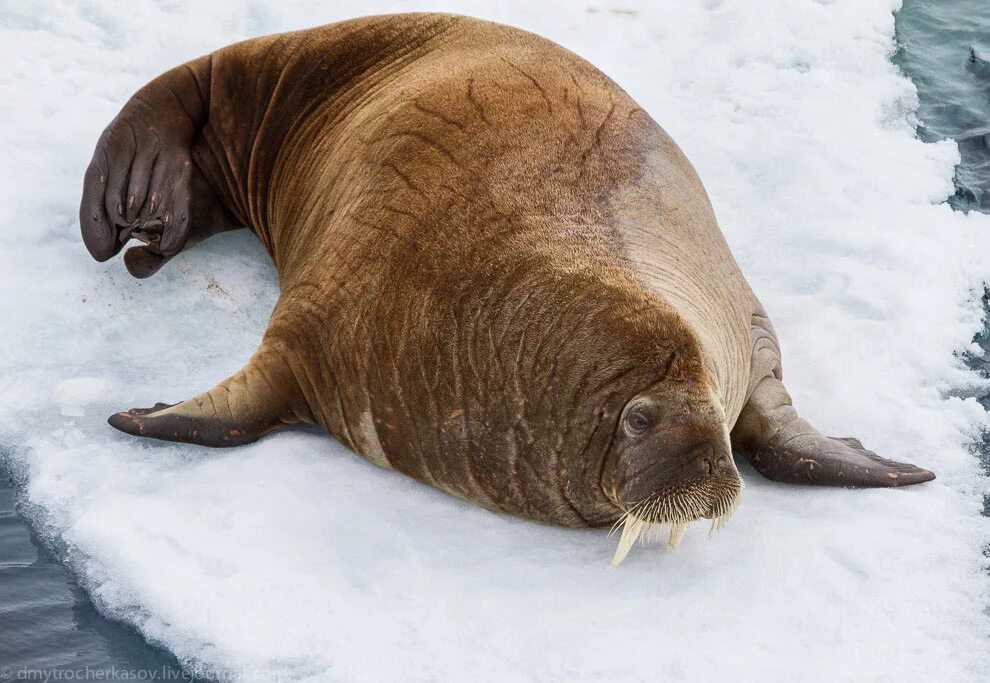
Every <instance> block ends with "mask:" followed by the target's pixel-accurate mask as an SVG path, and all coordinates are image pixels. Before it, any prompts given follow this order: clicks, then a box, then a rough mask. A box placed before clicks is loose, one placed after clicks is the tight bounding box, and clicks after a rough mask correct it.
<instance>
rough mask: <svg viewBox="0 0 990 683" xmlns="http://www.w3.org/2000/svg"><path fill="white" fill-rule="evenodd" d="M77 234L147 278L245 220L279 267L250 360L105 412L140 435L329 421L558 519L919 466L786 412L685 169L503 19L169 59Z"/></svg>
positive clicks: (352, 437) (368, 28)
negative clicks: (212, 378) (186, 396)
mask: <svg viewBox="0 0 990 683" xmlns="http://www.w3.org/2000/svg"><path fill="white" fill-rule="evenodd" d="M80 220H81V224H82V232H83V238H84V241H85V244H86V246H87V248H88V249H89V250H90V252H91V254H92V255H93V256H94V257H95V258H97V259H98V260H105V259H108V258H110V257H111V256H113V255H114V254H116V253H117V252H119V251H120V249H121V247H122V246H123V243H124V242H126V241H127V239H128V238H130V237H136V238H138V239H141V240H142V241H144V242H145V243H146V246H143V247H137V248H135V249H131V250H129V251H128V252H127V253H126V254H125V263H126V265H127V267H128V270H130V272H131V273H132V274H134V275H136V276H138V277H143V276H147V275H150V274H152V273H154V272H155V271H156V270H157V269H158V268H159V267H161V266H162V265H163V264H164V263H165V262H166V261H167V260H168V259H169V258H171V257H172V256H174V255H175V254H176V253H178V252H179V251H181V250H182V249H185V248H189V247H190V246H192V245H193V244H195V243H196V242H198V241H200V240H202V239H205V238H207V237H209V236H210V235H212V234H214V233H216V232H219V231H223V230H227V229H231V228H235V227H239V226H248V227H249V228H250V229H251V230H252V231H253V232H254V233H255V234H256V235H257V236H258V238H259V239H260V240H261V242H262V244H263V245H264V246H265V248H266V249H267V251H268V253H269V254H270V255H271V257H272V259H273V260H274V262H275V266H276V268H277V270H278V274H279V280H280V284H281V290H282V293H281V298H280V300H279V302H278V305H277V306H276V308H275V311H274V313H273V315H272V319H271V322H270V325H269V327H268V330H267V332H266V334H265V337H264V341H263V343H262V345H261V348H260V349H259V351H258V353H257V354H256V355H255V356H254V357H253V358H252V359H251V361H250V362H249V363H248V365H246V366H245V367H244V368H243V369H242V370H241V371H240V372H238V373H237V374H236V375H234V376H233V377H231V378H230V379H228V380H226V381H225V382H223V383H221V384H220V385H218V386H217V387H215V388H214V389H211V390H210V391H208V392H206V393H204V394H202V395H200V396H198V397H196V398H193V399H190V400H188V401H185V402H182V403H180V404H178V405H175V406H166V405H165V404H159V405H157V406H155V407H154V408H151V409H146V410H131V411H128V412H124V413H118V414H116V415H114V416H113V417H111V418H110V423H111V424H112V425H113V426H114V427H117V428H118V429H121V430H123V431H125V432H128V433H131V434H138V435H142V436H148V437H154V438H159V439H168V440H174V441H184V442H191V443H198V444H203V445H208V446H228V445H238V444H243V443H248V442H250V441H253V440H255V439H257V438H259V437H260V436H262V435H264V434H266V433H268V432H270V431H272V430H273V429H276V428H277V427H279V426H281V425H283V424H291V423H296V422H308V423H316V424H319V425H321V426H323V427H324V428H326V429H327V430H328V431H329V432H330V433H332V434H333V435H334V436H335V437H336V438H337V439H339V440H340V441H341V442H342V443H343V444H345V445H346V446H348V447H349V448H351V449H353V450H355V451H357V452H358V453H360V454H362V455H363V456H364V457H366V458H367V459H369V460H371V461H372V462H375V463H377V464H379V465H382V466H384V467H390V468H394V469H396V470H399V471H401V472H404V473H406V474H408V475H410V476H413V477H415V478H417V479H419V480H421V481H423V482H426V483H428V484H431V485H433V486H436V487H438V488H440V489H442V490H445V491H448V492H450V493H453V494H455V495H458V496H462V497H464V498H467V499H470V500H472V501H475V502H477V503H479V504H481V505H483V506H486V507H489V508H492V509H499V510H504V511H507V512H510V513H514V514H518V515H522V516H526V517H530V518H533V519H537V520H542V521H546V522H552V523H557V524H563V525H569V526H585V525H600V524H607V523H610V522H612V521H613V520H615V519H616V518H617V517H618V516H619V514H621V512H622V510H623V509H626V508H628V506H630V505H631V504H633V503H635V502H637V501H641V500H644V499H645V498H647V497H649V496H650V495H670V496H674V495H678V494H677V493H676V492H677V491H681V490H685V487H688V488H690V487H692V486H700V485H701V484H704V483H705V482H708V484H709V487H708V489H714V488H719V487H722V488H725V487H730V488H731V487H733V486H735V487H737V488H736V489H735V490H738V486H739V483H738V480H739V477H738V473H737V472H736V469H735V466H734V464H733V461H732V457H731V450H730V448H731V447H735V448H736V449H738V450H739V451H741V452H742V453H743V455H744V456H746V457H747V458H749V459H750V460H751V461H752V462H753V464H754V465H755V467H756V468H757V470H758V471H760V472H761V473H762V474H764V475H766V476H767V477H770V478H771V479H776V480H779V481H785V482H793V483H808V484H824V485H845V486H898V485H903V484H913V483H917V482H921V481H927V480H929V479H932V478H933V476H934V475H932V474H931V473H930V472H928V471H926V470H922V469H920V468H917V467H914V466H912V465H903V464H899V463H894V462H891V461H887V460H883V459H881V458H878V457H877V456H876V455H875V454H873V453H871V452H870V451H867V450H865V449H864V448H863V447H862V446H861V445H860V444H859V442H857V441H855V440H850V439H846V440H842V439H829V438H827V437H824V436H822V435H821V434H819V433H818V432H817V431H815V430H814V428H812V427H811V426H810V425H808V424H807V423H806V422H804V421H803V420H801V419H800V418H799V417H798V416H797V414H796V413H795V412H794V410H793V408H791V406H790V398H789V396H788V394H787V392H786V390H785V389H784V387H783V384H781V381H780V379H781V371H780V358H779V351H778V346H777V340H776V336H775V335H774V333H773V328H772V326H771V325H770V323H769V321H768V320H767V318H766V314H765V312H764V311H763V308H762V306H760V304H759V302H758V301H757V300H756V298H755V296H753V293H752V292H751V290H750V288H749V287H748V285H747V284H746V282H745V280H744V278H743V276H742V274H741V273H740V272H739V269H738V267H737V266H736V264H735V261H734V260H733V259H732V256H731V255H730V253H729V251H728V248H727V246H726V244H725V241H724V239H723V238H722V235H721V233H720V231H719V229H718V226H717V224H716V222H715V217H714V214H713V212H712V209H711V206H710V204H709V201H708V197H707V195H706V193H705V191H704V188H703V186H702V185H701V182H700V180H699V179H698V177H697V175H696V174H695V172H694V170H693V168H692V167H691V165H690V163H689V162H688V161H687V159H686V158H685V157H684V155H683V154H682V153H681V151H680V150H679V149H678V148H677V146H676V145H675V144H674V142H673V141H672V140H671V139H670V138H669V137H668V136H667V135H666V133H664V131H663V130H662V129H661V128H660V127H659V126H658V125H657V124H656V123H655V122H654V121H653V120H652V119H651V118H650V117H649V116H648V115H647V114H646V113H645V112H644V111H643V110H642V109H641V108H640V107H639V106H637V105H636V103H635V102H633V101H632V99H630V97H629V96H628V95H627V94H626V93H625V92H623V91H622V90H621V89H620V88H619V87H618V86H617V85H615V84H614V83H613V82H612V81H610V80H609V79H608V78H607V77H606V76H604V75H603V74H602V73H600V72H599V71H597V70H596V69H595V68H594V67H592V66H591V65H590V64H588V63H587V62H585V61H583V60H581V59H580V58H578V57H577V56H575V55H573V54H571V53H570V52H568V51H566V50H564V49H563V48H560V47H559V46H557V45H555V44H553V43H551V42H549V41H546V40H544V39H542V38H539V37H537V36H534V35H532V34H529V33H525V32H522V31H519V30H516V29H512V28H508V27H505V26H500V25H496V24H491V23H486V22H481V21H477V20H472V19H467V18H464V17H456V16H449V15H430V14H420V15H392V16H385V17H370V18H364V19H358V20H354V21H348V22H344V23H340V24H334V25H330V26H325V27H321V28H317V29H312V30H308V31H301V32H297V33H289V34H284V35H276V36H269V37H265V38H259V39H256V40H250V41H247V42H244V43H239V44H236V45H232V46H229V47H226V48H223V49H221V50H217V51H216V52H214V53H212V54H210V55H208V56H206V57H202V58H200V59H197V60H194V61H192V62H189V63H187V64H184V65H182V66H179V67H176V68H175V69H173V70H171V71H169V72H167V73H165V74H163V75H162V76H160V77H159V78H157V79H155V80H154V81H152V82H151V83H149V84H148V85H147V86H145V87H144V88H142V89H141V90H140V91H139V92H138V93H137V94H136V95H135V96H134V97H133V98H132V99H131V100H130V101H129V102H128V103H127V104H126V105H125V106H124V108H123V110H122V111H121V113H120V115H119V116H118V117H117V118H116V119H115V120H114V121H113V122H112V123H111V124H110V126H109V127H108V128H107V130H106V132H105V133H104V135H103V137H102V138H101V139H100V142H99V144H98V145H97V149H96V153H95V155H94V158H93V163H92V165H91V166H90V168H89V170H88V171H87V174H86V178H85V186H84V191H83V201H82V207H81V212H80ZM633 413H635V414H636V415H635V416H633ZM730 431H731V446H730V443H729V432H730ZM699 482H700V484H699ZM708 489H705V490H708ZM705 495H707V494H705ZM714 511H715V508H714V504H713V507H712V509H711V510H710V512H711V513H712V514H708V515H707V516H713V514H714Z"/></svg>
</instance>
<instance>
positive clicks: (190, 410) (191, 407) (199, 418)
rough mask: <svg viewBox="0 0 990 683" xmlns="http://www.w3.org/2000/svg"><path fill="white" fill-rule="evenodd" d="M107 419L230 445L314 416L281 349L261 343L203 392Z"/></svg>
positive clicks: (135, 430) (166, 436)
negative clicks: (248, 357)
mask: <svg viewBox="0 0 990 683" xmlns="http://www.w3.org/2000/svg"><path fill="white" fill-rule="evenodd" d="M107 421H108V422H109V423H110V425H111V426H112V427H115V428H116V429H119V430H120V431H122V432H126V433H128V434H133V435H134V436H145V437H148V438H152V439H162V440H164V441H178V442H181V443H193V444H199V445H201V446H212V447H226V446H240V445H243V444H247V443H251V442H252V441H256V440H258V439H260V438H261V437H262V436H264V435H265V434H268V433H269V432H271V431H274V430H275V429H278V428H279V427H281V426H283V425H286V424H294V423H298V422H312V417H311V416H310V414H309V411H308V409H307V408H306V406H305V401H304V400H303V398H302V395H301V392H300V391H299V389H298V385H297V384H296V382H295V379H294V377H293V376H292V372H291V370H290V368H289V366H288V364H287V363H286V362H285V360H284V359H283V358H282V355H281V354H280V353H279V352H278V351H276V350H275V349H273V348H271V347H270V346H266V345H262V347H261V349H259V350H258V352H257V353H256V354H255V355H254V356H253V357H252V358H251V360H250V361H249V362H248V364H247V365H245V366H244V367H243V368H242V369H241V370H239V371H238V372H237V373H235V374H234V375H232V376H231V377H229V378H228V379H226V380H224V381H223V382H221V383H220V384H218V385H217V386H215V387H213V388H212V389H210V390H209V391H207V392H205V393H203V394H200V395H199V396H196V397H194V398H191V399H189V400H188V401H183V402H182V403H178V404H172V405H170V404H166V403H157V404H155V405H154V407H152V408H132V409H131V410H128V411H126V412H122V413H116V414H114V415H111V416H110V418H109V419H108V420H107Z"/></svg>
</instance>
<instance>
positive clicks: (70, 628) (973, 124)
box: [0, 0, 990, 681]
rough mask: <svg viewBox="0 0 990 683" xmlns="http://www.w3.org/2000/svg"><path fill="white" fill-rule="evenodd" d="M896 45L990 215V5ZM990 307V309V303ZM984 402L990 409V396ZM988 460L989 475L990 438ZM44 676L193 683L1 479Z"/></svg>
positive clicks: (19, 660)
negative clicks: (95, 591) (96, 595)
mask: <svg viewBox="0 0 990 683" xmlns="http://www.w3.org/2000/svg"><path fill="white" fill-rule="evenodd" d="M897 38H898V44H899V49H898V51H897V53H896V55H895V62H896V63H897V64H898V65H899V66H900V67H901V68H902V69H903V70H904V72H905V73H906V74H907V75H908V76H910V77H911V78H912V79H913V80H914V82H915V83H916V84H917V86H918V91H919V97H920V104H921V106H920V111H919V117H920V119H921V125H920V126H919V128H918V135H919V137H920V138H921V139H923V140H926V141H934V140H941V139H945V138H952V139H955V140H956V141H957V142H958V144H959V148H960V152H961V154H962V163H961V164H960V165H959V167H958V168H957V171H956V178H955V184H956V194H955V195H954V196H953V197H952V198H951V199H950V200H949V201H950V204H952V206H953V207H954V208H956V209H959V210H962V211H969V210H979V211H987V212H990V0H941V1H933V0H905V3H904V7H903V9H902V10H901V11H900V12H899V13H898V15H897ZM984 303H985V304H986V305H987V306H988V308H990V295H988V296H987V297H985V299H984ZM976 341H977V343H979V344H980V345H981V346H982V347H983V348H984V349H985V350H986V351H987V355H986V356H985V357H983V358H975V357H974V358H970V359H969V362H970V364H971V365H972V366H973V367H974V368H975V369H977V370H979V371H980V372H982V373H984V374H985V375H986V376H987V377H990V330H987V331H985V332H984V333H983V334H981V335H979V336H978V337H977V339H976ZM981 401H982V402H983V404H984V406H986V407H987V408H988V409H990V396H985V397H982V399H981ZM983 457H984V462H985V463H986V464H987V465H988V467H990V435H987V437H986V441H985V443H984V444H983ZM986 513H987V514H988V515H990V499H988V500H987V505H986ZM69 672H73V673H72V674H70V673H69ZM100 672H103V673H102V674H101V673H100ZM45 673H48V674H49V675H50V678H51V679H52V680H59V679H58V678H56V676H58V675H61V680H68V679H69V678H70V677H72V678H74V679H75V680H83V679H90V680H92V679H96V680H101V679H102V680H184V679H185V678H184V676H183V673H182V669H181V667H180V666H179V664H178V662H176V660H175V658H174V657H172V656H171V655H169V654H168V653H166V652H163V651H161V650H158V649H156V648H154V647H152V646H150V645H149V644H148V643H147V642H145V641H144V640H143V639H142V638H141V637H140V635H138V634H137V633H135V632H134V631H132V630H130V629H128V628H126V627H124V626H122V625H120V624H117V623H115V622H111V621H108V620H107V619H104V618H103V617H101V616H100V615H99V613H98V612H97V611H96V609H95V607H94V606H93V604H92V602H91V601H90V600H89V598H88V597H87V596H86V594H85V592H84V591H83V590H82V589H81V588H80V587H79V586H78V584H77V583H76V582H75V580H74V579H73V578H72V576H71V574H70V573H69V572H68V571H67V570H66V569H65V568H64V567H63V566H62V565H61V564H60V563H59V562H58V560H57V558H55V557H54V556H53V555H52V554H50V553H49V552H48V551H47V550H46V549H45V548H44V547H43V546H42V544H41V543H40V541H39V540H38V538H37V537H36V536H35V535H34V534H33V533H32V531H31V530H30V529H29V527H28V525H27V523H26V522H25V521H24V519H23V518H21V517H20V516H18V515H17V513H16V512H15V486H14V484H13V483H12V481H11V479H10V477H9V476H8V475H7V474H6V473H5V472H3V471H0V681H4V680H8V679H10V680H16V679H17V678H21V679H25V678H29V679H33V680H44V678H43V677H44V675H45Z"/></svg>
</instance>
